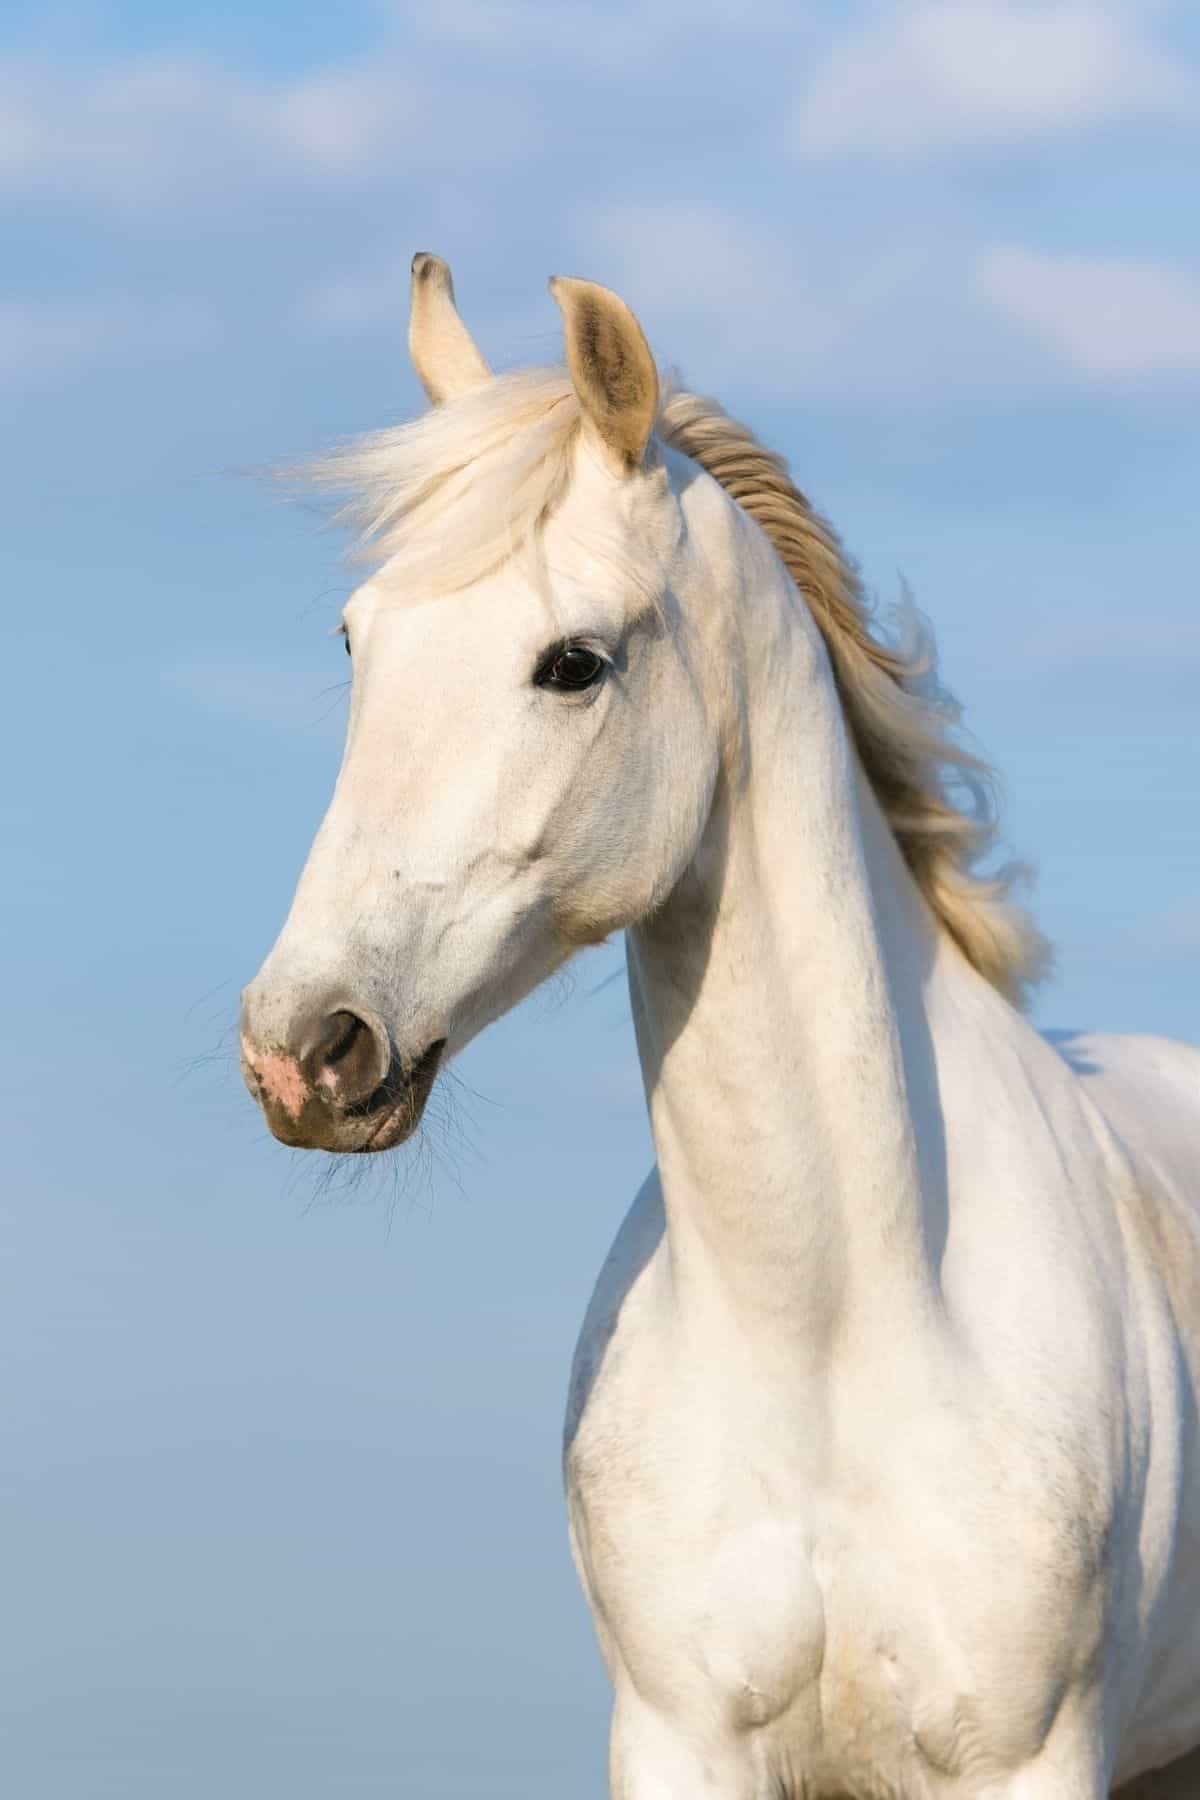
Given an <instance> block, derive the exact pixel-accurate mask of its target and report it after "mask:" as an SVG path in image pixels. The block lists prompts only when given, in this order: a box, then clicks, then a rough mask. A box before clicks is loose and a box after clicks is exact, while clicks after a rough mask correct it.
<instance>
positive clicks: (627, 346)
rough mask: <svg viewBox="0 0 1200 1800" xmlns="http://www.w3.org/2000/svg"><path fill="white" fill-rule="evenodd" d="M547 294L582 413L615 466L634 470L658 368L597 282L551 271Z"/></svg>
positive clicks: (649, 420)
mask: <svg viewBox="0 0 1200 1800" xmlns="http://www.w3.org/2000/svg"><path fill="white" fill-rule="evenodd" d="M550 292H551V294H552V295H553V296H554V299H555V302H556V304H557V305H558V308H559V310H560V312H561V313H562V316H563V327H564V331H565V335H566V350H567V367H568V369H569V370H570V372H571V380H572V382H573V383H574V387H575V392H576V394H577V395H578V397H579V404H580V405H581V406H582V408H583V411H584V416H585V418H587V419H588V420H589V421H590V423H591V425H592V426H593V428H594V429H595V431H596V433H597V435H598V436H599V438H600V440H601V442H602V443H603V444H604V446H605V448H606V449H607V450H608V451H609V452H610V454H611V455H612V456H613V457H615V458H616V460H617V462H618V464H619V466H620V467H621V468H622V469H624V470H626V471H628V470H629V469H632V468H635V467H636V466H637V464H638V463H640V462H641V460H642V457H643V456H644V455H645V452H646V445H647V443H648V442H649V440H650V433H651V432H652V431H653V430H654V421H655V419H656V418H657V416H658V372H657V370H656V369H655V367H654V358H653V356H651V354H650V346H649V344H647V342H646V338H645V334H644V333H643V331H642V328H641V326H640V325H639V324H638V322H637V320H636V319H635V318H634V316H633V314H632V312H630V310H629V308H628V307H627V306H626V304H625V302H624V301H623V300H622V299H620V298H619V297H618V296H617V295H616V294H614V293H613V292H612V290H611V289H610V288H606V287H601V286H600V285H599V283H598V282H594V281H576V280H575V279H574V278H573V277H571V276H566V275H555V276H554V277H553V278H552V279H551V282H550Z"/></svg>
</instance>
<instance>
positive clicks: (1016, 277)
mask: <svg viewBox="0 0 1200 1800" xmlns="http://www.w3.org/2000/svg"><path fill="white" fill-rule="evenodd" d="M978 285H979V291H980V293H981V294H982V295H983V297H984V298H985V300H987V301H988V302H989V303H990V304H991V305H993V306H995V307H996V308H998V309H999V310H1000V311H1001V312H1002V313H1004V314H1005V315H1007V317H1008V318H1009V319H1011V320H1012V321H1014V322H1015V323H1016V324H1017V325H1018V326H1020V327H1021V328H1022V329H1024V330H1025V331H1027V332H1028V333H1029V334H1030V335H1031V336H1032V337H1033V338H1034V339H1035V341H1036V342H1037V343H1038V344H1040V345H1041V346H1042V347H1043V348H1044V349H1045V350H1046V351H1047V352H1049V354H1050V355H1051V356H1052V357H1053V358H1054V359H1055V360H1056V361H1057V362H1059V363H1060V364H1062V365H1063V366H1064V367H1066V368H1067V369H1069V370H1071V371H1073V372H1074V373H1076V374H1078V375H1081V376H1084V377H1086V378H1087V379H1089V380H1092V381H1100V382H1132V381H1139V380H1142V379H1144V378H1147V377H1154V376H1167V375H1200V280H1197V279H1196V278H1194V277H1191V278H1189V277H1188V276H1187V275H1184V274H1181V273H1179V272H1176V271H1173V270H1170V269H1165V268H1159V267H1155V266H1153V265H1150V264H1142V263H1132V262H1117V261H1111V260H1102V259H1098V258H1090V257H1081V256H1055V255H1050V254H1046V253H1043V252H1040V251H1033V250H1028V249H1020V248H1000V249H995V250H993V251H991V252H989V253H988V254H987V255H986V256H985V257H984V258H983V259H982V261H981V263H980V265H979V271H978Z"/></svg>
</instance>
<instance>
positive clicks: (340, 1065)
mask: <svg viewBox="0 0 1200 1800" xmlns="http://www.w3.org/2000/svg"><path fill="white" fill-rule="evenodd" d="M389 1058H390V1052H389V1048H388V1046H387V1044H386V1043H385V1042H384V1041H383V1037H382V1033H381V1032H379V1031H378V1030H376V1029H374V1028H373V1027H372V1026H370V1025H369V1024H368V1023H367V1021H366V1020H365V1019H360V1018H359V1016H358V1014H357V1013H352V1012H345V1011H339V1012H335V1013H330V1014H329V1015H328V1016H327V1017H326V1018H325V1019H323V1020H322V1021H321V1024H320V1027H319V1029H318V1030H317V1033H316V1035H315V1038H314V1041H313V1043H312V1045H311V1048H310V1049H309V1050H308V1052H307V1054H306V1055H305V1057H304V1059H303V1064H302V1066H303V1068H304V1070H305V1073H306V1074H307V1076H308V1079H309V1081H310V1083H311V1085H312V1086H313V1087H315V1088H317V1089H318V1090H320V1089H322V1088H324V1089H325V1090H326V1091H328V1092H333V1093H336V1095H337V1097H338V1099H339V1100H340V1101H341V1102H342V1104H343V1105H346V1106H353V1105H356V1104H357V1103H358V1102H359V1101H362V1100H365V1099H367V1097H368V1096H369V1095H371V1094H373V1093H374V1092H375V1089H376V1088H377V1087H378V1086H379V1084H380V1082H381V1081H382V1080H383V1078H384V1076H385V1075H386V1074H387V1070H388V1062H389Z"/></svg>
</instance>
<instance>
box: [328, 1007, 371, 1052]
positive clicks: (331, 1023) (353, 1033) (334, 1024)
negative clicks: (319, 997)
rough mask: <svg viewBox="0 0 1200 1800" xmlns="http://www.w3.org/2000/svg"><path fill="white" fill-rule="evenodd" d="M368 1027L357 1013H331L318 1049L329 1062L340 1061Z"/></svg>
mask: <svg viewBox="0 0 1200 1800" xmlns="http://www.w3.org/2000/svg"><path fill="white" fill-rule="evenodd" d="M367 1029H368V1027H367V1025H366V1023H365V1021H364V1020H362V1019H360V1018H359V1017H358V1015H357V1014H356V1013H352V1012H335V1013H330V1015H329V1017H328V1019H327V1020H326V1021H325V1029H324V1031H323V1032H322V1033H321V1037H320V1040H319V1042H318V1044H317V1051H318V1053H319V1054H320V1055H322V1056H323V1058H324V1061H325V1062H326V1063H328V1064H333V1063H340V1062H341V1061H342V1059H343V1058H344V1057H346V1056H348V1055H349V1053H350V1051H351V1050H353V1048H354V1046H355V1044H356V1042H357V1041H358V1038H359V1036H360V1034H361V1033H362V1032H364V1031H366V1030H367Z"/></svg>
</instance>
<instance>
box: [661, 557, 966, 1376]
mask: <svg viewBox="0 0 1200 1800" xmlns="http://www.w3.org/2000/svg"><path fill="white" fill-rule="evenodd" d="M753 604H755V605H763V606H766V607H769V606H771V605H775V606H778V607H779V608H780V609H781V610H782V615H783V616H781V618H780V620H779V622H778V629H777V630H776V631H775V632H771V631H770V629H769V628H768V631H767V633H766V636H767V638H768V639H771V640H773V641H772V642H769V643H765V644H764V645H763V646H762V647H761V649H762V653H761V656H759V655H756V652H755V650H754V648H753V647H748V648H747V649H746V650H745V652H744V660H743V663H742V667H743V668H744V669H745V670H746V671H747V672H746V675H745V677H744V679H745V680H746V683H747V692H746V693H745V695H744V696H742V697H741V699H742V701H743V702H744V704H742V705H741V706H740V707H739V712H740V715H741V716H742V717H743V718H744V720H745V722H746V724H745V730H746V740H745V742H744V744H743V746H742V755H741V758H740V763H741V766H742V767H743V768H744V769H745V770H747V771H748V773H747V774H746V775H745V778H744V779H743V780H740V781H739V779H738V777H737V775H736V773H733V774H731V775H730V776H729V777H728V778H726V779H724V780H723V781H722V783H721V786H720V789H719V792H718V796H717V800H716V803H715V806H714V809H713V814H712V818H711V820H710V823H709V826H708V829H707V831H706V834H705V838H704V841H703V843H702V846H701V849H700V852H699V854H698V856H697V857H696V859H695V861H694V863H693V864H692V866H691V867H690V868H689V870H688V872H687V873H686V875H685V876H684V878H683V880H682V881H681V882H680V883H679V885H678V887H677V889H676V890H675V892H674V894H673V895H672V897H671V898H670V900H669V901H668V903H667V905H666V906H665V907H664V908H663V910H662V911H661V912H660V913H658V914H657V915H656V916H655V918H654V919H653V920H652V921H651V922H649V923H647V924H645V925H643V926H641V927H640V928H639V929H638V930H637V931H636V932H635V933H634V934H633V935H632V941H631V945H630V959H629V960H630V980H631V987H632V992H633V1001H634V1014H635V1019H636V1023H637V1030H638V1043H639V1050H640V1053H641V1059H642V1066H643V1073H644V1076H645V1081H646V1091H647V1097H648V1102H649V1108H650V1115H651V1123H652V1126H653V1130H654V1136H655V1140H656V1147H657V1151H658V1159H659V1169H660V1174H661V1179H662V1185H663V1196H664V1204H665V1209H666V1217H667V1231H668V1238H669V1243H670V1250H671V1262H672V1270H673V1277H674V1282H675V1288H676V1292H677V1294H678V1295H679V1297H680V1301H681V1304H686V1303H687V1301H688V1300H689V1299H694V1301H695V1302H696V1304H697V1305H699V1306H700V1307H701V1308H711V1307H713V1306H715V1307H717V1308H719V1309H724V1310H725V1311H726V1312H727V1313H732V1314H736V1315H737V1316H738V1318H739V1321H741V1322H744V1323H745V1325H746V1328H747V1329H748V1330H750V1331H753V1332H760V1333H761V1332H767V1333H772V1332H774V1333H782V1334H783V1335H784V1336H785V1337H786V1338H787V1340H788V1344H789V1346H790V1354H792V1355H801V1356H804V1355H806V1354H807V1355H808V1356H810V1357H811V1358H812V1359H813V1360H814V1362H815V1363H816V1364H817V1365H820V1364H822V1363H823V1362H824V1361H825V1359H826V1357H827V1354H828V1345H829V1343H830V1341H831V1338H832V1337H833V1335H834V1334H836V1335H837V1339H838V1342H839V1343H840V1344H842V1345H843V1346H844V1345H846V1344H849V1343H859V1342H861V1343H862V1344H863V1347H864V1349H865V1348H867V1346H868V1344H869V1343H870V1342H874V1343H875V1344H877V1345H878V1346H880V1347H881V1349H882V1348H883V1347H885V1346H887V1345H888V1344H889V1343H890V1344H891V1345H893V1346H894V1345H895V1342H896V1332H897V1331H898V1330H901V1331H902V1330H904V1329H905V1328H906V1326H907V1327H909V1328H910V1329H912V1330H919V1329H920V1322H921V1321H922V1320H929V1319H930V1318H931V1317H932V1316H933V1313H934V1310H935V1308H936V1294H937V1274H936V1265H937V1256H938V1251H939V1248H940V1242H941V1237H942V1234H943V1232H944V1224H945V1213H944V1207H945V1194H944V1186H945V1182H944V1145H943V1137H942V1129H941V1119H940V1114H939V1110H938V1101H937V1083H936V1077H935V1073H934V1064H933V1052H932V1044H931V1039H930V1033H929V1027H928V1023H927V1015H926V1008H925V1000H926V994H927V991H928V989H929V987H930V984H931V983H932V982H933V981H935V980H938V979H942V978H943V974H944V971H945V969H946V966H947V964H949V966H950V978H951V979H953V976H954V973H955V965H959V966H961V959H959V958H958V956H957V952H955V951H953V950H952V949H951V948H950V947H949V946H948V945H945V944H944V943H941V942H940V941H939V939H938V936H937V933H936V930H935V927H934V925H933V923H932V921H931V919H930V917H929V915H928V913H927V911H926V909H925V907H924V905H923V903H922V902H921V900H920V899H919V897H918V895H917V892H916V889H915V887H914V885H913V883H912V880H911V878H910V876H909V875H908V872H907V870H906V869H905V867H904V865H903V862H902V860H901V858H900V856H899V853H898V851H897V849H896V846H895V843H894V840H893V839H892V837H891V834H890V832H889V831H888V829H887V827H886V825H885V823H884V821H883V819H882V816H881V814H880V811H879V808H878V805H877V804H876V802H875V799H874V795H873V794H872V793H871V792H870V790H869V788H868V787H867V785H866V783H865V780H864V778H863V777H862V775H861V772H860V771H859V768H858V764H857V760H856V759H855V757H854V756H853V754H852V752H851V751H850V749H849V746H848V744H847V739H846V733H845V729H844V727H843V724H842V720H841V715H840V709H839V705H838V701H837V699H836V694H835V690H834V687H833V683H832V680H831V678H830V676H829V673H828V670H827V668H826V667H825V665H824V658H823V655H822V653H821V652H820V651H819V650H818V649H816V646H815V643H814V641H813V639H812V634H809V638H808V641H807V643H805V644H802V643H800V641H799V636H798V633H797V627H796V622H795V615H794V612H792V610H791V609H793V608H794V607H795V605H796V604H797V602H796V600H795V597H794V594H793V593H792V592H791V590H790V588H788V587H787V586H786V584H783V583H782V578H781V580H780V592H779V593H778V594H776V595H774V596H766V597H762V596H760V597H756V599H755V601H754V602H753ZM789 614H790V617H789V616H787V615H789ZM760 617H761V615H760ZM789 633H790V636H789ZM789 644H790V645H791V646H792V647H793V649H794V650H795V652H796V654H795V656H794V662H795V665H796V666H795V669H794V671H793V672H792V673H789V670H788V668H787V667H786V666H785V664H786V658H787V656H789V655H791V654H792V651H790V650H789V648H788V646H789ZM963 973H966V971H965V970H964V971H963ZM968 979H969V976H968Z"/></svg>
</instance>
